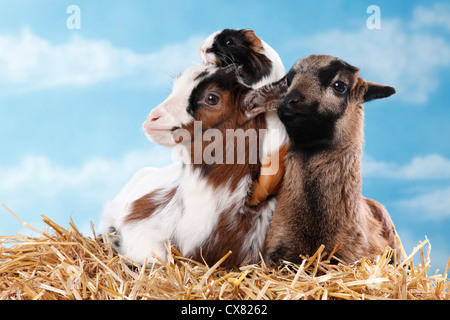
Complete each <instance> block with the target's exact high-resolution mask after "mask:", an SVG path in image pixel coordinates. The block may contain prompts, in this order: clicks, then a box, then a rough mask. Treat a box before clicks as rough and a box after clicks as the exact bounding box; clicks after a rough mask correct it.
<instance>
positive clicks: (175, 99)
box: [143, 66, 212, 147]
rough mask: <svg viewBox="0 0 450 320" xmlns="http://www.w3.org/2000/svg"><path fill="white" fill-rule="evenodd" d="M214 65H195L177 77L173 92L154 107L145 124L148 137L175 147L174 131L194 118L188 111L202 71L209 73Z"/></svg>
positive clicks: (161, 143)
mask: <svg viewBox="0 0 450 320" xmlns="http://www.w3.org/2000/svg"><path fill="white" fill-rule="evenodd" d="M211 68H212V67H204V66H194V67H191V68H189V69H187V70H186V71H185V72H184V73H183V74H182V75H181V76H179V77H178V78H176V79H175V81H174V84H173V88H172V93H171V94H170V95H169V97H168V98H167V99H166V100H165V101H164V102H163V103H161V104H160V105H159V106H157V107H156V108H154V109H153V110H152V111H151V112H150V114H149V115H148V117H147V120H146V121H145V122H144V124H143V129H144V131H145V134H146V136H147V138H148V139H149V140H150V141H153V142H155V143H157V144H160V145H163V146H167V147H173V146H175V145H176V142H175V140H174V137H173V132H174V130H176V129H179V128H181V126H183V125H186V124H188V123H190V122H192V121H194V118H193V117H192V116H191V115H190V114H189V113H188V112H187V107H188V103H189V97H190V95H191V93H192V91H193V89H194V88H195V87H196V86H197V84H198V83H199V82H200V81H201V80H202V78H203V77H199V75H201V74H202V73H205V72H206V75H207V74H209V71H211Z"/></svg>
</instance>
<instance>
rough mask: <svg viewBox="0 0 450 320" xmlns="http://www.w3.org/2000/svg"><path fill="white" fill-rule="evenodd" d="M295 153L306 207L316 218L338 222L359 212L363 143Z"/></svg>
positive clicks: (333, 222) (332, 222)
mask: <svg viewBox="0 0 450 320" xmlns="http://www.w3.org/2000/svg"><path fill="white" fill-rule="evenodd" d="M294 154H295V158H296V161H298V162H299V164H298V165H299V166H300V172H301V175H300V179H301V181H302V190H301V192H302V194H303V200H304V202H303V203H304V205H305V206H306V208H303V209H306V211H307V212H308V213H309V215H311V217H312V218H313V219H319V220H321V221H323V222H324V223H327V222H328V223H330V224H335V223H336V221H340V220H341V219H342V217H343V216H353V215H355V214H357V212H358V210H359V206H360V201H361V197H360V194H361V147H360V146H356V145H350V144H349V145H346V146H342V147H339V148H333V149H331V150H326V151H321V152H319V153H316V154H306V153H301V152H295V153H294ZM289 169H290V168H289V167H288V168H287V170H288V172H287V174H288V175H289V174H290V173H289ZM296 170H297V169H296ZM296 176H297V175H296ZM325 217H326V219H324V218H325Z"/></svg>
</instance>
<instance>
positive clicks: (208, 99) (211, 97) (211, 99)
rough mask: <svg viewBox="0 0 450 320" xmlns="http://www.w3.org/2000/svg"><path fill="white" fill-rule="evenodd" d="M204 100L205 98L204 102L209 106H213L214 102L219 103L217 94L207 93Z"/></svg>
mask: <svg viewBox="0 0 450 320" xmlns="http://www.w3.org/2000/svg"><path fill="white" fill-rule="evenodd" d="M204 100H205V102H206V103H207V104H209V105H210V106H215V105H216V104H218V103H219V100H220V98H219V96H218V95H216V94H213V93H208V94H207V95H206V96H205V99H204Z"/></svg>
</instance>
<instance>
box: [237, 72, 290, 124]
mask: <svg viewBox="0 0 450 320" xmlns="http://www.w3.org/2000/svg"><path fill="white" fill-rule="evenodd" d="M286 92H287V86H286V77H283V78H282V79H281V80H279V81H277V82H274V83H271V84H268V85H265V86H263V87H261V88H259V89H254V90H250V91H249V92H247V94H246V95H245V97H244V99H243V102H242V103H243V107H244V110H245V114H246V115H247V117H248V118H254V117H256V116H257V115H258V114H260V113H263V112H267V111H271V110H275V109H277V108H278V107H279V106H280V104H281V103H282V101H283V99H284V96H285V95H286Z"/></svg>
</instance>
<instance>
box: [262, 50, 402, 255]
mask: <svg viewBox="0 0 450 320" xmlns="http://www.w3.org/2000/svg"><path fill="white" fill-rule="evenodd" d="M358 72H359V69H358V68H355V67H353V66H351V65H349V64H347V63H346V62H344V61H342V60H340V59H338V58H335V57H331V56H324V55H312V56H309V57H307V58H305V59H302V60H299V61H298V62H297V63H296V64H295V65H294V67H293V68H292V69H291V70H290V71H289V72H288V74H287V76H286V83H285V85H287V86H288V92H287V94H286V96H285V99H284V101H283V103H282V104H281V105H280V106H279V108H278V115H279V117H280V119H281V121H282V122H283V123H284V125H285V126H286V129H287V132H288V134H289V138H290V141H291V145H290V148H289V151H288V152H287V155H286V157H285V160H284V161H285V168H286V172H285V177H284V180H283V183H282V186H281V190H280V193H279V197H278V204H277V207H276V210H275V214H274V217H273V220H272V222H271V225H270V228H269V232H268V235H267V238H266V244H265V258H266V259H267V260H268V261H273V262H277V261H280V260H288V261H292V262H298V261H299V260H301V258H300V255H305V256H311V255H313V254H314V253H315V252H316V251H317V249H318V248H319V247H320V246H321V245H322V244H323V245H325V251H326V252H328V253H330V252H331V251H332V250H333V248H334V247H335V246H336V245H338V244H342V247H341V248H340V249H339V250H338V251H337V253H336V254H335V256H336V257H337V258H339V259H340V260H343V261H344V262H347V263H353V262H355V261H357V260H359V259H360V258H362V257H368V258H374V257H376V256H377V255H379V254H381V253H382V251H383V250H384V249H385V247H386V246H390V247H391V248H396V247H397V244H396V237H395V229H394V225H393V222H392V220H391V218H390V216H389V214H388V212H387V211H386V210H385V208H384V207H383V206H382V205H381V204H379V203H378V202H376V201H374V200H371V199H367V198H364V197H363V196H362V195H361V184H362V179H361V155H362V148H363V142H364V132H363V131H364V130H363V126H364V106H363V104H364V102H367V101H370V100H374V99H380V98H385V97H388V96H390V95H392V94H394V93H395V89H394V88H393V87H389V86H384V85H380V84H376V83H373V82H367V81H365V80H364V79H361V78H359V77H358Z"/></svg>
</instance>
